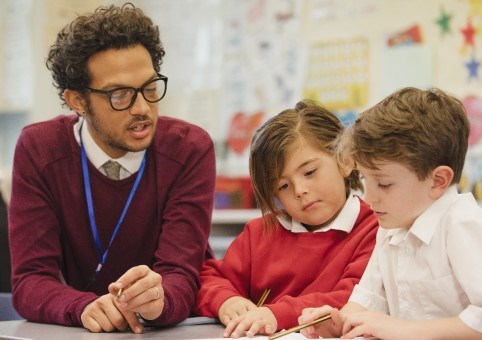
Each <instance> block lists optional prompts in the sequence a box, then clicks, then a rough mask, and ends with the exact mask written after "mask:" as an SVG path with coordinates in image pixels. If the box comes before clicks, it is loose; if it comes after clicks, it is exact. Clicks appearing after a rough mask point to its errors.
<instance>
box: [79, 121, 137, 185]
mask: <svg viewBox="0 0 482 340" xmlns="http://www.w3.org/2000/svg"><path fill="white" fill-rule="evenodd" d="M83 121H84V118H83V117H80V119H79V121H78V122H77V123H75V124H74V135H75V139H76V140H77V143H79V145H80V136H79V129H80V126H81V124H82V122H83ZM82 145H83V146H84V150H85V155H86V156H87V158H88V159H89V161H90V162H91V163H92V164H93V165H94V166H95V167H96V168H97V169H98V170H99V171H100V172H101V173H103V174H104V175H106V176H107V174H106V172H105V170H104V168H103V167H102V166H103V165H104V163H105V162H107V161H109V160H113V161H116V162H118V163H119V164H120V165H121V169H120V173H119V179H124V178H127V177H129V176H130V175H132V174H133V173H136V172H137V171H138V170H139V168H140V167H141V163H142V158H143V157H144V153H145V152H146V150H142V151H138V152H127V153H126V154H125V155H124V156H122V157H120V158H116V159H113V158H111V157H110V156H109V155H108V154H106V153H105V152H104V150H102V149H101V148H100V147H99V146H98V145H97V143H96V142H95V141H94V139H93V138H92V136H91V134H90V132H89V129H88V128H87V123H85V122H84V126H83V127H82Z"/></svg>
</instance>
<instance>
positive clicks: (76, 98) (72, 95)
mask: <svg viewBox="0 0 482 340" xmlns="http://www.w3.org/2000/svg"><path fill="white" fill-rule="evenodd" d="M64 99H65V102H66V103H67V105H68V106H69V107H70V108H71V109H72V110H74V111H75V112H77V114H78V115H79V116H82V115H83V114H84V112H85V108H86V102H85V98H84V96H83V94H82V93H81V92H80V91H75V90H69V89H66V90H64Z"/></svg>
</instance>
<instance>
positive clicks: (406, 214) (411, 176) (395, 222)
mask: <svg viewBox="0 0 482 340" xmlns="http://www.w3.org/2000/svg"><path fill="white" fill-rule="evenodd" d="M375 165H376V166H377V167H378V170H374V169H370V168H366V167H364V166H360V165H359V166H358V169H359V170H360V173H361V174H362V175H363V177H364V178H365V197H364V199H365V201H366V202H367V203H369V204H370V206H371V208H372V210H373V211H374V213H375V215H376V217H377V218H378V222H379V224H380V226H381V227H383V228H386V229H394V228H410V227H411V226H412V224H413V222H414V221H415V219H416V218H417V217H418V216H420V214H422V213H423V212H424V211H425V209H427V208H428V207H429V206H430V205H431V204H432V203H433V201H434V200H433V199H432V198H431V197H430V191H431V187H432V179H431V176H428V178H427V179H425V180H423V181H421V180H419V179H418V177H417V175H416V174H415V173H414V172H412V171H411V170H409V169H408V168H407V167H406V166H404V165H402V164H401V163H395V162H382V161H380V162H375Z"/></svg>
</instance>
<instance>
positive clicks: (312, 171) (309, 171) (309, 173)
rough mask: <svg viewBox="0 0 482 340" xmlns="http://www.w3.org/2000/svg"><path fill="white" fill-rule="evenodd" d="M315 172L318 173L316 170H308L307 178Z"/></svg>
mask: <svg viewBox="0 0 482 340" xmlns="http://www.w3.org/2000/svg"><path fill="white" fill-rule="evenodd" d="M315 172H316V169H312V170H308V171H307V172H305V176H311V175H313V174H314V173H315Z"/></svg>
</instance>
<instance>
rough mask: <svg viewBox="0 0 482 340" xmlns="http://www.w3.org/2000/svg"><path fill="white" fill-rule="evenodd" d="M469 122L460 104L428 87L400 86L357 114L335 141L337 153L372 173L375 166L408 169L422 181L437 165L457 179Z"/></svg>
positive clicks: (464, 150)
mask: <svg viewBox="0 0 482 340" xmlns="http://www.w3.org/2000/svg"><path fill="white" fill-rule="evenodd" d="M469 129H470V128H469V121H468V119H467V114H466V112H465V109H464V107H463V105H462V103H461V102H460V101H459V100H458V99H456V98H454V97H452V96H450V95H448V94H446V93H445V92H443V91H441V90H440V89H436V88H432V89H429V90H426V91H424V90H420V89H416V88H412V87H408V88H403V89H401V90H399V91H397V92H395V93H393V94H391V95H390V96H388V97H387V98H385V99H384V100H382V101H381V102H380V103H378V104H376V105H375V106H374V107H372V108H370V109H368V110H366V111H364V112H362V113H361V114H360V116H359V118H358V119H357V120H356V122H355V123H354V124H353V125H352V126H351V127H350V128H349V129H348V130H347V132H346V133H345V134H344V136H343V137H342V141H341V142H340V144H339V145H340V146H339V148H340V150H338V151H339V152H344V153H347V154H348V155H349V156H351V157H352V158H353V159H354V160H355V162H356V163H357V164H361V165H363V166H365V167H368V168H372V169H376V166H375V164H374V162H376V161H390V162H397V163H401V164H403V165H405V166H407V167H408V168H409V169H410V170H411V171H413V172H414V173H415V174H416V175H417V176H418V178H419V179H420V180H424V179H426V178H427V176H428V175H429V173H430V171H432V170H433V169H435V168H436V167H437V166H440V165H446V166H449V167H450V168H451V169H452V170H453V171H454V177H453V179H452V183H451V184H455V183H458V182H459V181H460V178H461V176H462V170H463V167H464V162H465V156H466V153H467V148H468V138H469Z"/></svg>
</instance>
